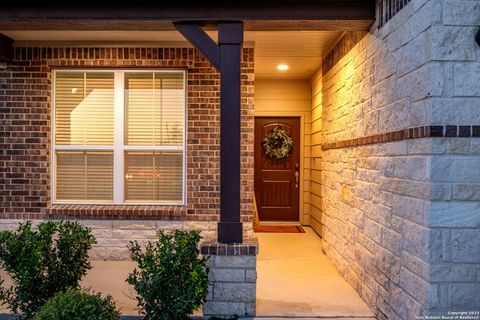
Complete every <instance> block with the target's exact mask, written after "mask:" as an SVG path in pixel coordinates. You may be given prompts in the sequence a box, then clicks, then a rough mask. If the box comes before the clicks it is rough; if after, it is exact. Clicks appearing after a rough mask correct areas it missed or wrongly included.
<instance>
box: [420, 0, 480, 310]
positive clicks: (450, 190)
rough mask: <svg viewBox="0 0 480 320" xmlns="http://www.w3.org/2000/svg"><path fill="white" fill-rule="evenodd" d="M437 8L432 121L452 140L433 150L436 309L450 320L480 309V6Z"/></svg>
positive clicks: (432, 297)
mask: <svg viewBox="0 0 480 320" xmlns="http://www.w3.org/2000/svg"><path fill="white" fill-rule="evenodd" d="M437 2H438V4H437V7H438V9H437V10H438V11H439V12H440V17H439V20H438V23H436V24H435V25H434V26H432V29H431V33H430V35H429V36H431V37H432V39H431V59H432V60H436V61H437V64H438V65H439V67H438V68H439V69H440V70H441V73H442V74H441V77H440V78H441V79H442V80H443V88H442V89H443V90H442V91H441V94H440V95H438V96H435V97H432V98H431V99H429V101H428V102H427V110H429V111H430V112H428V111H427V115H426V118H427V119H426V120H427V121H429V122H431V123H434V124H439V125H443V126H444V128H445V133H446V135H447V136H448V138H442V139H438V140H435V141H432V143H431V146H430V148H431V150H432V151H431V153H432V156H431V163H430V167H431V170H430V180H431V187H430V189H431V192H430V196H431V202H430V203H429V208H428V211H429V215H428V224H429V227H430V233H431V236H432V237H433V238H434V239H435V242H434V243H432V244H434V245H432V247H431V250H430V251H431V255H432V256H431V264H430V283H431V288H430V305H429V307H430V309H431V310H432V311H434V312H436V313H440V314H444V313H445V312H446V311H448V310H465V309H473V310H477V311H478V310H480V273H479V271H480V195H479V193H478V190H479V188H480V139H479V138H478V137H479V135H480V134H479V132H480V131H479V130H480V129H479V128H480V127H479V126H480V47H479V46H478V45H477V44H476V43H475V41H474V37H475V33H476V32H477V30H478V28H479V26H480V1H478V0H473V1H451V0H448V1H447V0H444V1H437ZM440 9H441V10H440ZM455 126H458V127H457V128H455ZM471 126H472V127H471ZM455 134H456V135H457V136H463V137H462V138H454V137H453V136H454V135H455ZM475 270H476V271H475Z"/></svg>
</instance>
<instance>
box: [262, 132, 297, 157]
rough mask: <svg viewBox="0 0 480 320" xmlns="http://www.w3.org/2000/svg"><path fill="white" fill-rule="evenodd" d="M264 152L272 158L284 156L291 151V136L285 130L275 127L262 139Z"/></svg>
mask: <svg viewBox="0 0 480 320" xmlns="http://www.w3.org/2000/svg"><path fill="white" fill-rule="evenodd" d="M262 144H263V150H264V151H265V154H266V155H267V156H269V157H270V158H273V159H277V160H279V159H283V158H286V157H287V156H288V155H290V153H291V152H292V147H293V138H292V137H290V136H289V135H288V133H287V131H286V130H284V129H282V128H280V127H276V128H275V129H273V130H271V131H270V132H269V133H268V134H267V136H266V137H265V138H263V141H262Z"/></svg>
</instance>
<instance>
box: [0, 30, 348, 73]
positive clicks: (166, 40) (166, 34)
mask: <svg viewBox="0 0 480 320" xmlns="http://www.w3.org/2000/svg"><path fill="white" fill-rule="evenodd" d="M0 33H3V34H4V35H6V36H8V37H10V38H12V39H14V40H15V42H14V46H69V45H70V46H150V47H153V46H158V47H190V44H188V42H187V41H186V40H185V38H183V36H182V35H181V34H180V33H179V32H177V31H79V30H75V31H74V30H63V31H58V30H4V31H0ZM208 34H209V35H210V36H211V37H212V38H213V39H214V40H216V38H217V35H216V34H217V33H216V32H215V31H209V32H208ZM341 35H342V32H341V31H246V32H245V46H247V47H252V46H254V47H255V76H256V78H257V79H309V78H310V77H311V76H312V75H313V73H314V72H315V71H316V70H317V69H318V68H319V67H320V64H321V60H322V58H323V57H324V56H325V54H326V53H327V52H328V51H329V50H330V48H332V47H333V45H334V44H335V43H336V41H337V40H338V39H339V38H340V36H341ZM279 64H287V65H288V66H289V70H287V71H284V72H280V71H278V70H277V68H276V67H277V65H279Z"/></svg>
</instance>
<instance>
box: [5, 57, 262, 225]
mask: <svg viewBox="0 0 480 320" xmlns="http://www.w3.org/2000/svg"><path fill="white" fill-rule="evenodd" d="M55 67H110V68H112V67H141V68H145V67H156V68H172V67H176V68H186V69H187V70H188V75H187V78H188V86H187V90H188V106H187V108H188V113H187V116H188V129H187V168H186V170H187V205H186V206H104V205H102V206H101V205H97V206H93V205H88V206H87V205H67V206H66V205H53V206H52V205H51V204H50V184H51V181H50V141H51V134H50V129H51V128H50V119H51V117H50V114H51V106H50V101H51V94H50V93H51V89H52V87H51V85H52V83H51V79H52V69H53V68H55ZM219 90H220V77H219V74H218V73H217V72H216V70H215V69H214V67H213V66H212V65H211V64H210V63H209V62H208V61H207V60H206V59H205V58H204V57H203V56H202V55H201V54H200V53H199V52H198V51H197V50H195V49H191V48H175V49H167V48H15V59H14V61H13V62H12V63H11V64H10V65H9V66H8V67H7V68H6V69H0V147H1V148H0V218H3V219H47V218H55V219H68V218H75V219H155V220H156V219H159V220H197V221H215V220H218V213H219V204H220V198H219V194H220V191H219V190H220V176H219V172H220V155H219V153H220V147H219V143H220V135H219V132H220V105H219V100H220V92H219ZM253 90H254V87H253V49H244V50H243V62H242V159H241V161H242V164H241V168H242V181H241V183H242V206H241V210H242V219H243V220H244V221H250V220H251V215H252V201H253V93H254V91H253Z"/></svg>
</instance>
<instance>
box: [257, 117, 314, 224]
mask: <svg viewBox="0 0 480 320" xmlns="http://www.w3.org/2000/svg"><path fill="white" fill-rule="evenodd" d="M305 113H306V112H301V111H284V112H282V111H256V110H255V111H254V117H255V118H262V117H275V118H287V117H290V118H291V117H294V118H300V190H299V191H298V192H299V193H300V194H299V199H298V219H299V220H298V221H297V222H295V221H289V222H285V223H288V224H292V223H293V224H295V223H299V224H302V225H305V224H308V222H307V221H304V220H306V219H305V218H304V213H303V211H304V210H303V209H304V208H303V206H304V202H303V201H304V197H303V192H304V191H303V190H304V184H305V174H304V173H305V171H304V167H305V158H304V154H305V136H304V135H305ZM254 143H255V142H254ZM259 222H260V223H261V224H269V223H271V224H281V223H284V222H276V221H275V222H270V221H259Z"/></svg>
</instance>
